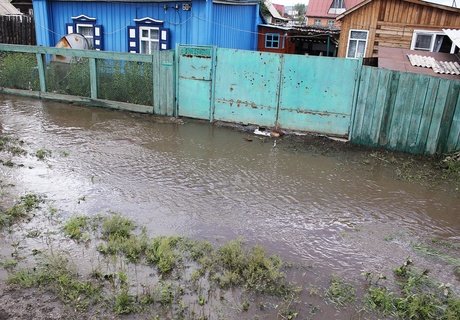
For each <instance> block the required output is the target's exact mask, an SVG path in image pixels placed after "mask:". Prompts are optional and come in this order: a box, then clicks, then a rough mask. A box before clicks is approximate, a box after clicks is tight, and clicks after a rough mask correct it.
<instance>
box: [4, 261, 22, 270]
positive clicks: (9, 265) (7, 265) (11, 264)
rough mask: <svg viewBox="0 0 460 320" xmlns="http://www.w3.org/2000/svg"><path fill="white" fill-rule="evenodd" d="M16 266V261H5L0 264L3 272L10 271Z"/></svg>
mask: <svg viewBox="0 0 460 320" xmlns="http://www.w3.org/2000/svg"><path fill="white" fill-rule="evenodd" d="M17 265H18V260H16V259H5V260H3V261H2V262H0V266H2V267H3V268H4V269H5V270H8V271H11V270H13V269H14V268H16V266H17Z"/></svg>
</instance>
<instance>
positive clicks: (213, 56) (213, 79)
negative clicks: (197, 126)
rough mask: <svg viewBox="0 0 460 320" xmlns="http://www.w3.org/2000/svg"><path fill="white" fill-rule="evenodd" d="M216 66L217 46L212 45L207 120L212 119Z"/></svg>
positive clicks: (211, 120) (214, 103) (214, 101)
mask: <svg viewBox="0 0 460 320" xmlns="http://www.w3.org/2000/svg"><path fill="white" fill-rule="evenodd" d="M216 67H217V47H216V46H213V47H212V62H211V103H210V106H209V108H210V109H211V110H209V121H210V122H213V121H214V111H215V108H216Z"/></svg>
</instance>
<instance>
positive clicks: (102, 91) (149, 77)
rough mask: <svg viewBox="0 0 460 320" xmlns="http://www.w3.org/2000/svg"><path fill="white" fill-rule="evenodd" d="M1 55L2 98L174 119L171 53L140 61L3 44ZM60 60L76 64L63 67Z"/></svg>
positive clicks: (111, 54) (142, 57)
mask: <svg viewBox="0 0 460 320" xmlns="http://www.w3.org/2000/svg"><path fill="white" fill-rule="evenodd" d="M0 55H1V59H0V87H1V88H2V91H3V92H6V93H8V92H9V93H15V94H25V95H32V96H38V97H43V98H49V99H58V100H64V101H72V102H79V103H84V104H91V105H97V106H106V107H111V108H116V109H125V110H129V111H136V112H143V113H155V114H158V115H168V116H172V115H173V111H174V110H173V105H174V81H173V79H174V60H173V59H174V52H172V51H159V52H156V53H154V54H152V55H140V54H132V53H120V52H101V51H93V50H77V49H60V48H47V47H36V46H24V45H5V44H0ZM56 56H58V57H59V56H61V57H71V58H72V59H71V61H70V62H68V63H64V62H60V61H59V60H63V59H55V57H56ZM18 90H22V91H18ZM24 90H27V91H24Z"/></svg>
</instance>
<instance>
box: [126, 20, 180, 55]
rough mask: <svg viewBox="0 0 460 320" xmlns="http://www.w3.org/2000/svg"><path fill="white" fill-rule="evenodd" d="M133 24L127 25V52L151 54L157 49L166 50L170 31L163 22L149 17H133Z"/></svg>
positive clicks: (168, 47)
mask: <svg viewBox="0 0 460 320" xmlns="http://www.w3.org/2000/svg"><path fill="white" fill-rule="evenodd" d="M134 22H135V23H136V25H135V26H128V28H127V29H128V52H131V53H143V54H153V53H154V52H156V51H158V50H168V49H170V48H171V46H170V43H171V41H170V33H169V29H168V28H164V27H163V25H164V22H163V21H161V20H156V19H153V18H150V17H145V18H140V19H134Z"/></svg>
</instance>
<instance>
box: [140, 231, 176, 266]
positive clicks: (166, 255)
mask: <svg viewBox="0 0 460 320" xmlns="http://www.w3.org/2000/svg"><path fill="white" fill-rule="evenodd" d="M180 239H181V238H179V237H157V238H154V239H152V240H151V241H150V243H149V245H148V246H147V249H146V251H145V253H146V258H147V262H149V263H152V264H155V265H156V266H157V267H158V270H159V271H160V272H161V273H169V272H171V271H172V269H173V268H174V267H175V266H176V265H177V262H178V259H179V255H178V254H177V253H176V252H175V250H174V249H175V248H176V246H177V244H178V242H179V241H180Z"/></svg>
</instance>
